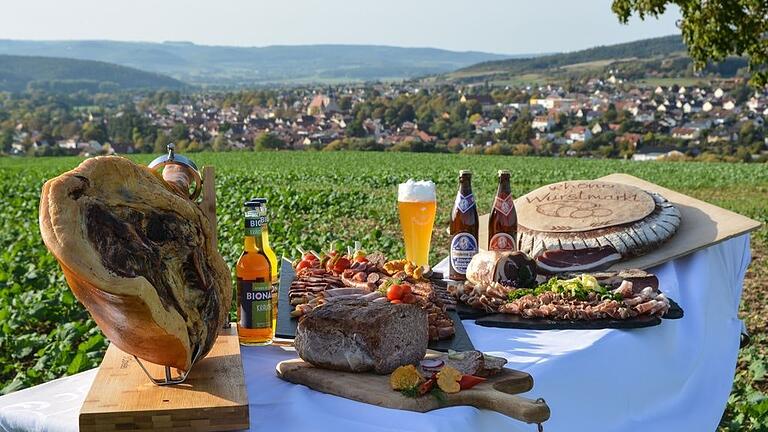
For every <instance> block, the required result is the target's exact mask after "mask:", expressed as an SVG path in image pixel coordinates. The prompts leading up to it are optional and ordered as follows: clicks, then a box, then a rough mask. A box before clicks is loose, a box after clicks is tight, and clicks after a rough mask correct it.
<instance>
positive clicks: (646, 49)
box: [459, 35, 686, 73]
mask: <svg viewBox="0 0 768 432" xmlns="http://www.w3.org/2000/svg"><path fill="white" fill-rule="evenodd" d="M685 49H686V48H685V45H684V44H683V39H682V37H680V36H679V35H672V36H664V37H660V38H654V39H644V40H639V41H634V42H627V43H622V44H617V45H608V46H596V47H594V48H589V49H585V50H581V51H574V52H570V53H561V54H550V55H546V56H541V57H534V58H526V59H509V60H500V61H489V62H483V63H479V64H476V65H473V66H470V67H467V68H464V69H461V70H459V72H486V71H498V70H504V71H505V72H516V73H524V72H533V71H539V70H544V69H550V68H557V67H563V66H567V65H574V64H578V63H588V62H594V61H600V60H616V59H625V58H648V57H654V56H659V55H668V54H671V53H679V52H685Z"/></svg>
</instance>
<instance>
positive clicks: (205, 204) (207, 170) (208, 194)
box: [200, 166, 219, 248]
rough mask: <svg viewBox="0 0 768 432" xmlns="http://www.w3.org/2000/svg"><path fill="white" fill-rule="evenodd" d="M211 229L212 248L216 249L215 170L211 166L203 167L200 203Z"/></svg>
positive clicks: (217, 243)
mask: <svg viewBox="0 0 768 432" xmlns="http://www.w3.org/2000/svg"><path fill="white" fill-rule="evenodd" d="M200 209H201V210H203V213H205V215H206V216H208V220H209V221H210V223H211V228H213V230H212V231H213V239H211V240H212V241H213V247H214V248H218V246H219V242H218V220H217V218H216V170H215V169H214V168H213V167H212V166H206V167H203V199H202V201H201V202H200Z"/></svg>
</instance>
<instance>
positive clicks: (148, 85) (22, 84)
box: [0, 55, 186, 93]
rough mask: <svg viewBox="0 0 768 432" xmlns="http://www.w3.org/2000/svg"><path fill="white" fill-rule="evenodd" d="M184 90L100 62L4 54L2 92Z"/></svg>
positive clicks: (160, 79) (0, 76)
mask: <svg viewBox="0 0 768 432" xmlns="http://www.w3.org/2000/svg"><path fill="white" fill-rule="evenodd" d="M184 87H186V84H184V83H183V82H181V81H178V80H176V79H173V78H170V77H167V76H164V75H160V74H157V73H153V72H144V71H141V70H138V69H133V68H130V67H125V66H118V65H114V64H109V63H104V62H99V61H89V60H74V59H67V58H54V57H27V56H11V55H0V91H10V92H20V91H25V90H46V91H52V92H67V93H69V92H76V91H81V90H85V91H89V92H110V91H116V90H135V89H163V88H165V89H181V88H184Z"/></svg>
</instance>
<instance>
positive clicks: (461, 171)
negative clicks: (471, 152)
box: [459, 170, 472, 177]
mask: <svg viewBox="0 0 768 432" xmlns="http://www.w3.org/2000/svg"><path fill="white" fill-rule="evenodd" d="M465 175H468V176H471V175H472V171H470V170H460V171H459V177H461V176H465Z"/></svg>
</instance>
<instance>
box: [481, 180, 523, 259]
mask: <svg viewBox="0 0 768 432" xmlns="http://www.w3.org/2000/svg"><path fill="white" fill-rule="evenodd" d="M516 249H517V211H516V210H515V201H514V197H513V196H512V189H511V187H510V186H509V171H507V170H499V188H498V189H497V190H496V198H494V199H493V208H492V209H491V216H490V218H489V219H488V250H492V251H512V250H516Z"/></svg>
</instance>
